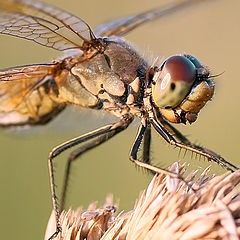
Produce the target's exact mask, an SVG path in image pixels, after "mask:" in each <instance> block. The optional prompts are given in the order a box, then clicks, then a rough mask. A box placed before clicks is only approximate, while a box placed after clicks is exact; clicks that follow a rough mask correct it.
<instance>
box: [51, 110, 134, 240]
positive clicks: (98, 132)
mask: <svg viewBox="0 0 240 240" xmlns="http://www.w3.org/2000/svg"><path fill="white" fill-rule="evenodd" d="M132 120H133V117H132V116H131V115H125V116H124V117H123V118H122V119H121V120H120V121H119V122H117V123H113V124H109V125H107V126H104V127H102V128H98V129H96V130H94V131H92V132H89V133H86V134H84V135H81V136H79V137H76V138H73V139H71V140H69V141H67V142H64V143H62V144H60V145H59V146H57V147H55V148H54V149H53V150H52V151H51V152H50V154H49V157H48V167H49V177H50V187H51V193H52V204H53V210H54V212H55V219H56V232H55V233H54V234H53V235H52V236H51V237H50V238H49V240H50V239H53V238H55V237H56V236H57V235H58V234H59V232H61V226H60V221H59V209H58V205H57V196H56V186H55V178H54V167H53V159H54V158H55V157H57V156H58V155H59V154H61V153H62V152H63V151H65V150H67V149H69V148H71V147H74V146H76V145H78V144H81V143H83V142H86V141H88V140H91V139H92V138H95V137H99V136H101V135H104V134H107V133H113V132H115V131H116V129H121V128H124V129H125V128H126V127H127V126H128V125H129V124H130V123H131V122H132ZM117 131H119V130H117Z"/></svg>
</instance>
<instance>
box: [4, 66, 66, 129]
mask: <svg viewBox="0 0 240 240" xmlns="http://www.w3.org/2000/svg"><path fill="white" fill-rule="evenodd" d="M58 67H59V64H42V65H30V66H23V67H18V68H14V69H7V70H4V71H0V125H2V126H9V125H24V124H44V123H46V122H47V121H49V120H51V118H52V117H53V116H55V115H56V114H57V113H59V112H60V111H61V110H63V108H64V107H65V104H64V103H63V102H64V101H63V100H62V101H61V100H60V98H58V89H57V85H56V82H55V78H57V75H56V74H59V73H57V72H59V71H57V69H58Z"/></svg>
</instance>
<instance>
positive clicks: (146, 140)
mask: <svg viewBox="0 0 240 240" xmlns="http://www.w3.org/2000/svg"><path fill="white" fill-rule="evenodd" d="M150 145H151V126H150V125H148V126H147V127H146V131H145V133H144V137H143V155H142V161H143V162H145V163H148V164H150V163H151V159H150Z"/></svg>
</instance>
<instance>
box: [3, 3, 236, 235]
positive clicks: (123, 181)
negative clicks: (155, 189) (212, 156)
mask: <svg viewBox="0 0 240 240" xmlns="http://www.w3.org/2000/svg"><path fill="white" fill-rule="evenodd" d="M48 2H49V3H51V4H54V5H56V6H58V7H61V8H63V9H66V10H68V11H70V12H72V13H74V14H76V15H78V16H80V17H81V18H83V19H84V20H85V21H86V22H87V23H88V24H89V25H90V26H91V27H92V28H94V27H96V26H97V25H99V24H101V23H103V22H105V21H108V20H111V19H114V18H118V17H123V16H127V15H131V14H136V13H139V12H142V11H145V10H147V9H152V8H154V7H158V6H161V5H164V4H165V3H166V2H168V1H163V0H142V1H141V4H139V1H138V0H132V1H128V0H122V1H110V0H102V1H87V2H86V1H79V0H68V1H57V0H49V1H48ZM239 9H240V2H239V1H238V0H214V1H205V2H204V3H202V4H198V5H196V6H194V7H190V8H187V9H185V10H181V11H179V12H177V13H174V14H172V15H170V16H168V17H165V18H162V19H160V20H155V21H153V22H149V23H147V24H145V25H143V26H142V27H140V28H137V29H136V30H134V31H133V32H131V33H130V34H128V35H127V36H126V38H127V39H128V40H129V41H130V42H133V43H134V44H135V45H136V47H137V48H138V49H140V51H141V52H142V53H143V54H144V55H145V56H146V58H147V59H149V60H150V61H151V60H153V59H154V57H156V56H164V57H168V56H170V55H173V54H178V53H189V54H192V55H194V56H196V57H197V58H198V59H199V60H200V61H201V62H202V63H204V64H205V65H206V66H208V67H209V69H210V70H211V71H212V73H213V74H219V73H223V74H222V75H221V76H220V77H217V78H216V80H215V82H216V93H215V95H214V97H213V101H211V102H209V103H208V104H207V106H206V108H204V109H203V110H202V111H201V113H200V115H199V119H198V120H197V122H196V123H194V124H193V125H191V126H189V125H187V126H177V127H178V129H179V130H181V131H182V132H183V133H184V134H185V135H186V136H188V137H189V138H190V139H191V140H192V141H193V142H195V143H198V144H200V145H203V146H206V147H207V148H209V149H211V150H213V151H215V152H217V153H219V154H221V155H222V156H223V157H224V158H225V159H226V160H228V161H230V162H232V163H234V164H235V165H237V166H240V164H239V149H238V148H239V140H238V137H239V133H240V126H239V119H240V111H239V99H240V91H239V89H240V81H239V69H240V68H239V54H240V50H239V49H240V31H239V25H240V15H239ZM0 53H1V61H0V68H7V67H10V66H17V65H24V64H30V63H46V62H49V61H51V60H52V59H54V58H57V57H59V56H60V55H59V52H57V51H54V50H52V49H48V48H44V47H41V46H40V45H37V44H35V43H32V42H30V41H26V40H21V39H17V38H14V37H10V36H3V35H1V36H0ZM114 120H115V119H114V118H113V117H111V116H109V115H105V114H104V113H102V112H97V111H91V110H82V109H79V108H77V107H73V108H71V109H68V110H67V111H65V112H63V113H62V114H60V115H59V116H57V117H56V119H55V120H54V121H52V122H51V123H49V124H48V125H46V126H40V127H34V128H29V129H23V130H19V129H10V130H6V129H0V191H1V197H0V226H1V227H0V229H1V236H2V237H1V238H2V239H30V238H34V239H42V238H43V236H44V231H45V227H46V224H47V221H48V218H49V216H50V213H51V210H52V205H51V195H50V187H49V177H48V167H47V166H48V165H47V157H48V153H49V151H50V150H51V149H52V148H53V147H54V146H56V145H58V144H60V143H62V142H64V141H66V140H68V139H70V138H72V137H75V136H78V135H80V134H82V133H86V132H88V131H90V130H93V129H95V128H97V127H100V126H103V125H104V124H107V123H110V122H113V121H114ZM137 126H138V121H135V122H134V123H133V124H132V125H131V126H130V127H129V129H128V130H126V131H124V132H123V133H121V134H119V135H118V136H116V137H115V138H114V139H112V140H110V141H109V142H107V143H106V144H104V145H103V146H101V147H99V148H97V149H94V150H92V151H91V152H89V153H88V154H86V155H84V156H83V157H82V159H80V160H79V161H77V162H76V163H75V164H74V170H73V174H72V177H71V184H70V188H69V194H68V202H67V203H68V206H70V205H71V206H73V208H76V207H78V206H80V205H81V206H83V207H84V208H86V207H87V206H88V204H89V203H91V202H93V201H96V200H98V201H99V204H100V205H101V204H102V203H104V201H105V197H106V195H107V194H108V193H113V194H114V198H115V199H116V200H117V199H120V210H123V209H124V210H125V211H127V210H129V209H131V208H132V207H133V205H134V203H135V199H136V198H137V197H138V196H139V192H140V191H141V190H143V189H144V188H145V187H146V186H147V184H148V183H149V181H150V180H151V176H150V175H149V174H145V173H144V172H143V171H141V170H138V169H136V167H135V166H134V165H133V164H131V163H130V162H129V160H128V154H129V150H130V147H131V145H132V143H133V140H134V138H135V134H136V131H137ZM69 153H70V152H69V151H68V152H67V153H64V154H63V155H61V156H60V157H59V158H58V159H57V161H56V174H57V186H58V192H59V191H60V189H61V184H62V178H63V171H64V166H65V163H66V161H65V160H66V158H67V156H68V154H69ZM151 153H152V158H153V160H154V162H156V163H157V164H159V166H161V167H168V166H169V165H171V164H172V163H173V162H175V161H178V160H181V162H182V163H183V162H187V163H188V164H190V168H191V169H192V170H193V169H200V170H203V169H204V168H205V167H206V166H209V165H211V169H212V170H211V173H215V174H221V173H223V172H224V171H225V170H224V169H222V168H221V167H219V166H217V165H216V164H215V163H208V162H207V161H204V160H203V159H202V160H199V159H198V158H195V157H191V154H190V153H189V154H187V155H186V156H185V157H184V156H183V154H180V155H179V154H178V150H175V149H173V148H172V147H169V146H168V145H167V144H166V143H164V141H163V140H162V139H161V138H160V137H159V136H157V135H156V134H153V145H152V151H151Z"/></svg>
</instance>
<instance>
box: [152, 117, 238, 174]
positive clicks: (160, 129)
mask: <svg viewBox="0 0 240 240" xmlns="http://www.w3.org/2000/svg"><path fill="white" fill-rule="evenodd" d="M150 122H151V125H152V126H153V127H154V128H155V130H156V131H157V132H158V133H159V134H160V135H161V136H162V137H163V138H164V139H165V140H166V141H167V142H168V143H169V144H171V145H173V146H176V147H179V148H182V149H186V150H190V151H192V152H195V153H197V154H200V155H202V156H204V157H206V158H207V159H209V160H211V161H214V162H216V163H218V164H219V165H220V166H222V167H224V168H225V169H227V170H229V171H231V172H234V171H235V170H237V169H238V168H237V167H236V166H234V165H233V164H231V163H229V162H227V161H226V160H225V159H224V158H222V157H221V156H220V155H218V154H216V153H214V152H213V151H211V150H208V149H206V148H203V147H200V146H198V145H195V144H192V143H190V142H189V143H185V142H184V141H183V142H181V143H179V142H177V141H176V140H175V138H174V137H173V136H172V135H171V134H170V133H169V132H168V131H167V129H165V128H164V127H162V126H161V124H160V123H159V122H158V121H156V120H155V119H151V120H150ZM171 129H172V130H173V129H174V127H172V128H171ZM173 131H174V130H173ZM179 133H180V132H179ZM181 135H182V134H181ZM182 136H183V135H182Z"/></svg>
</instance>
